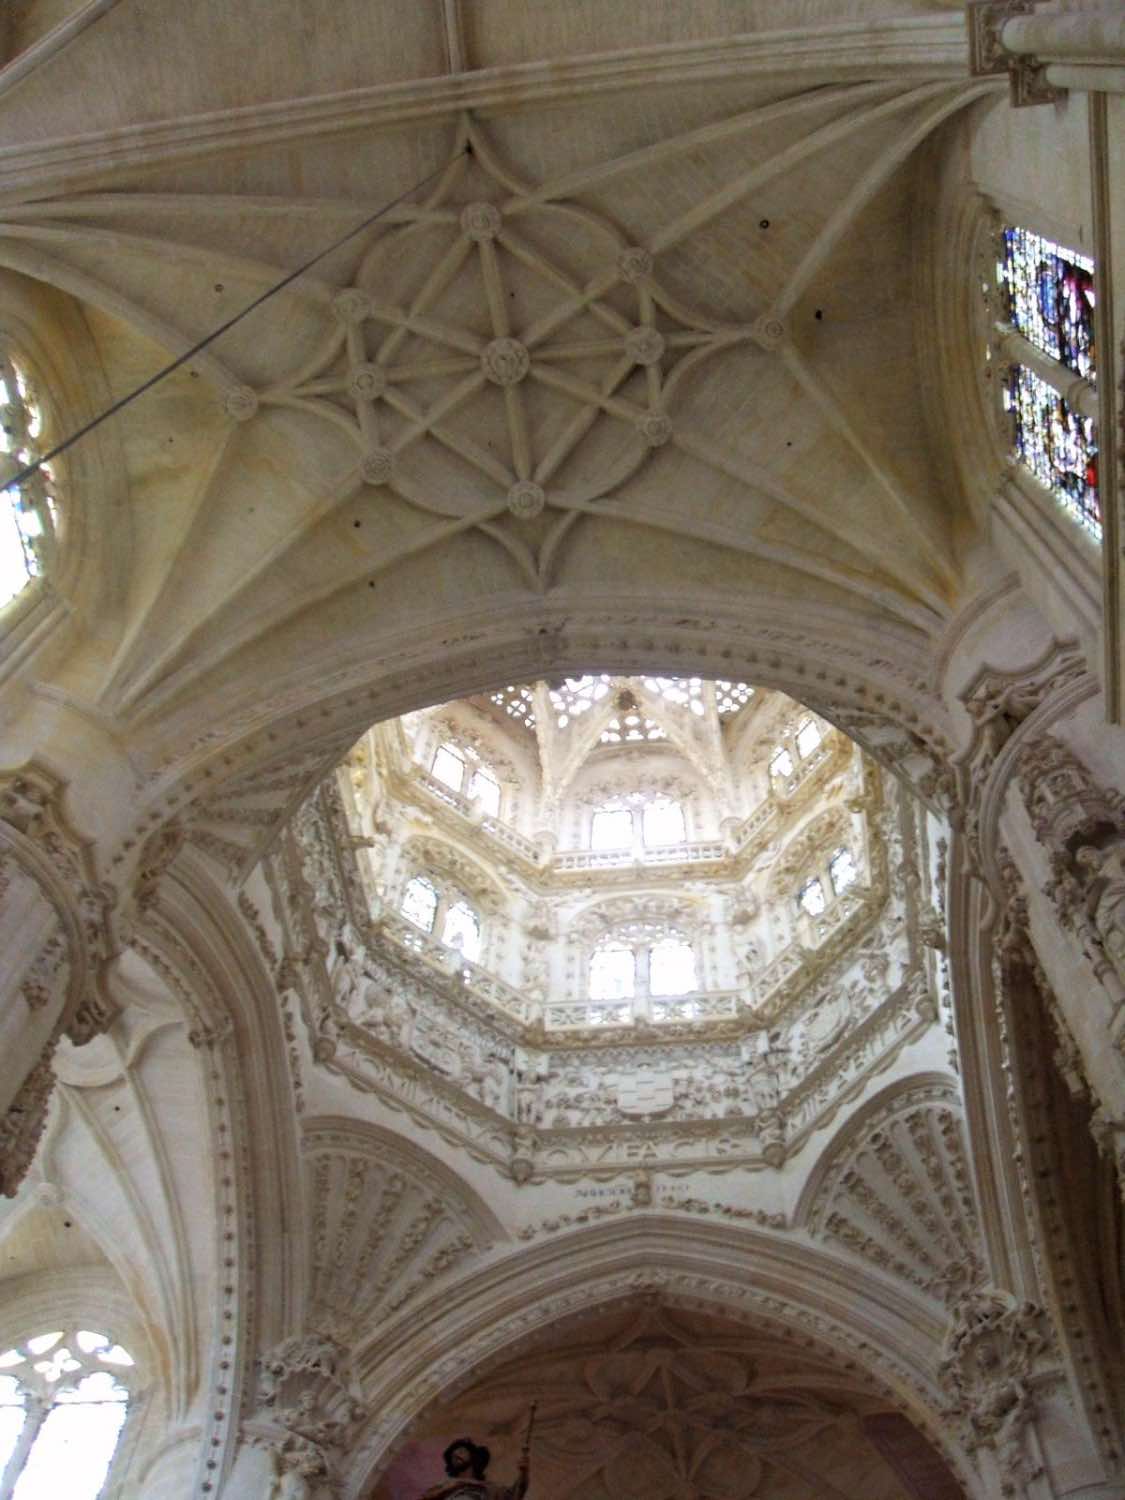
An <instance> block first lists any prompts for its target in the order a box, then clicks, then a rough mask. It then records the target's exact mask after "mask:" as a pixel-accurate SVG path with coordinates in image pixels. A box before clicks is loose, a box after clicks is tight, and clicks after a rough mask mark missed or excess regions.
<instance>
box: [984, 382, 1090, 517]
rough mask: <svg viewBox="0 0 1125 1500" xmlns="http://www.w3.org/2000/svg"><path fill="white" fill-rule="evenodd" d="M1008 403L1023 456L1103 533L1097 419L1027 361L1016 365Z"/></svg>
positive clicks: (1042, 479) (1069, 506)
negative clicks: (1072, 403)
mask: <svg viewBox="0 0 1125 1500" xmlns="http://www.w3.org/2000/svg"><path fill="white" fill-rule="evenodd" d="M1004 405H1005V407H1006V408H1007V410H1008V411H1009V412H1011V414H1012V419H1013V422H1014V426H1015V444H1016V450H1017V452H1018V453H1019V456H1020V458H1021V459H1022V460H1023V462H1024V463H1025V464H1026V465H1027V467H1028V468H1029V469H1030V470H1031V472H1032V473H1033V474H1034V475H1035V477H1036V478H1037V479H1038V480H1039V481H1040V483H1041V484H1045V485H1046V486H1047V488H1048V489H1049V490H1051V491H1052V492H1053V493H1054V495H1055V496H1056V497H1057V499H1058V500H1059V501H1060V502H1061V503H1062V504H1063V506H1065V508H1066V509H1067V510H1068V511H1069V512H1070V514H1071V515H1072V516H1073V517H1074V518H1075V520H1077V521H1079V522H1080V523H1081V524H1082V525H1083V526H1084V527H1085V528H1086V530H1087V531H1089V532H1090V534H1091V535H1092V536H1095V537H1098V538H1100V537H1101V534H1102V522H1101V510H1100V508H1099V505H1098V442H1097V435H1096V429H1095V427H1094V423H1093V422H1092V421H1091V420H1090V419H1089V418H1088V417H1084V416H1082V415H1081V414H1080V413H1079V412H1076V411H1075V410H1074V409H1073V408H1072V407H1070V406H1069V405H1068V404H1067V403H1066V401H1064V399H1063V398H1062V396H1060V395H1059V393H1058V391H1056V390H1054V389H1053V388H1052V387H1051V386H1049V385H1048V384H1047V383H1046V381H1044V380H1040V378H1039V376H1038V375H1036V374H1035V372H1034V370H1029V369H1027V368H1026V367H1025V366H1024V365H1015V366H1013V368H1012V372H1011V376H1010V379H1009V382H1008V386H1007V389H1006V391H1005V393H1004Z"/></svg>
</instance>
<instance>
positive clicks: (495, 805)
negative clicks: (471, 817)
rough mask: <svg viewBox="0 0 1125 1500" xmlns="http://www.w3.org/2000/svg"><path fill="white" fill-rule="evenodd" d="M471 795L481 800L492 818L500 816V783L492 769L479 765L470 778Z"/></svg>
mask: <svg viewBox="0 0 1125 1500" xmlns="http://www.w3.org/2000/svg"><path fill="white" fill-rule="evenodd" d="M469 796H470V797H471V798H472V799H473V800H474V801H475V802H479V803H480V805H481V809H482V811H483V812H485V813H486V814H487V815H488V816H489V817H490V818H498V817H499V816H500V783H499V782H498V781H497V780H496V777H495V776H493V775H492V773H491V772H490V771H486V770H484V768H483V767H482V766H478V767H477V768H476V770H475V771H474V772H473V774H472V776H471V778H470V780H469Z"/></svg>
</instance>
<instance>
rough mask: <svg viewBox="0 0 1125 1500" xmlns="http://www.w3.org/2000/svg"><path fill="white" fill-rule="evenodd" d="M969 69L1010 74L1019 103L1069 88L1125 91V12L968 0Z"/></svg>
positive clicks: (1020, 0) (1040, 100)
mask: <svg viewBox="0 0 1125 1500" xmlns="http://www.w3.org/2000/svg"><path fill="white" fill-rule="evenodd" d="M967 14H968V22H969V51H970V70H971V72H972V74H973V76H974V77H982V76H983V77H988V76H991V75H994V74H997V75H999V74H1004V73H1007V74H1008V76H1009V78H1010V80H1011V86H1012V103H1013V104H1014V105H1016V106H1021V105H1028V104H1048V103H1051V102H1052V101H1053V100H1054V99H1055V98H1056V97H1057V96H1058V94H1059V93H1061V92H1063V91H1065V90H1067V89H1078V90H1085V91H1086V92H1090V93H1106V94H1125V16H1123V15H1122V12H1121V9H1120V7H1119V6H1117V5H1116V4H1113V5H1111V4H1108V3H1107V4H1105V5H1104V6H1102V7H1099V8H1097V9H1090V10H1082V11H1065V12H1064V11H1059V10H1055V9H1052V8H1039V7H1037V6H1036V4H1035V0H969V3H968V5H967Z"/></svg>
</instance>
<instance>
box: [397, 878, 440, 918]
mask: <svg viewBox="0 0 1125 1500" xmlns="http://www.w3.org/2000/svg"><path fill="white" fill-rule="evenodd" d="M437 907H438V893H437V888H436V887H435V886H434V885H432V884H431V882H430V881H428V880H427V879H426V877H425V876H424V875H415V877H414V879H413V880H410V881H408V882H407V885H406V889H405V891H403V893H402V914H403V916H404V917H405V918H406V920H407V921H408V922H413V923H414V925H415V927H420V928H421V929H422V931H423V932H432V931H433V927H434V917H435V916H437Z"/></svg>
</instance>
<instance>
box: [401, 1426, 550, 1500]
mask: <svg viewBox="0 0 1125 1500" xmlns="http://www.w3.org/2000/svg"><path fill="white" fill-rule="evenodd" d="M491 1457H492V1455H491V1453H490V1452H489V1450H488V1449H487V1448H486V1447H484V1446H483V1445H482V1444H480V1443H474V1442H473V1440H472V1438H457V1439H456V1441H455V1442H452V1443H450V1445H449V1447H448V1448H447V1449H446V1450H445V1452H444V1454H443V1455H442V1458H443V1459H444V1461H445V1472H446V1474H447V1475H448V1476H449V1478H448V1479H445V1480H443V1481H442V1483H441V1484H436V1485H434V1486H433V1488H432V1489H428V1490H427V1491H426V1493H425V1494H424V1495H423V1496H422V1500H523V1496H524V1495H526V1493H527V1482H528V1471H529V1465H528V1455H527V1448H526V1446H525V1448H524V1452H523V1456H522V1458H521V1459H520V1467H519V1472H518V1474H517V1476H516V1480H515V1483H514V1484H492V1483H491V1482H490V1481H489V1480H487V1479H486V1478H485V1473H486V1471H487V1469H488V1461H489V1459H490V1458H491Z"/></svg>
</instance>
